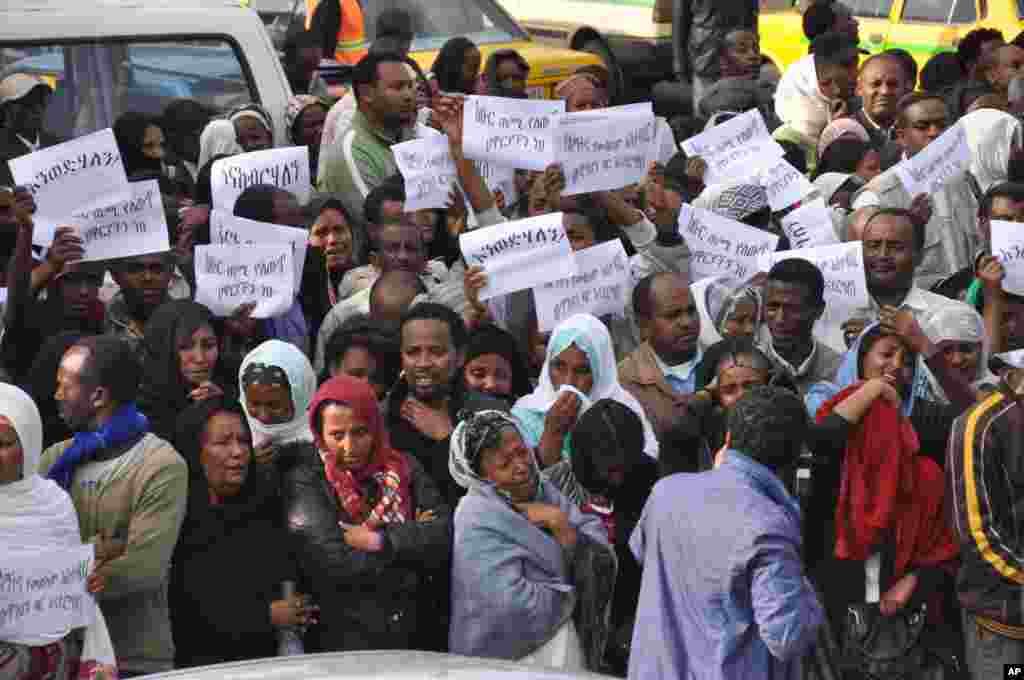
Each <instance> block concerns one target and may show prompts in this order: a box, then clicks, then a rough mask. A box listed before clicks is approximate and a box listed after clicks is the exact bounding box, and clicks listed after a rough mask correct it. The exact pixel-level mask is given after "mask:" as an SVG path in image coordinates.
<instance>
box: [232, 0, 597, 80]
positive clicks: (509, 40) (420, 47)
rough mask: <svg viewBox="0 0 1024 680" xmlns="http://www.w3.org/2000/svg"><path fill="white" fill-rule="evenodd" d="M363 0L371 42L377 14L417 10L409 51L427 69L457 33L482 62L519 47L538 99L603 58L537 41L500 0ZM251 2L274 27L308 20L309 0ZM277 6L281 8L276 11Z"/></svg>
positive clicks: (366, 25)
mask: <svg viewBox="0 0 1024 680" xmlns="http://www.w3.org/2000/svg"><path fill="white" fill-rule="evenodd" d="M362 4H363V13H364V23H365V31H366V39H367V41H368V42H372V41H373V38H374V29H375V27H376V23H377V17H378V16H379V15H380V13H381V12H383V11H384V10H387V9H393V8H399V9H403V10H405V11H406V12H408V13H409V14H410V15H411V17H412V20H413V26H414V28H415V31H416V35H415V37H414V38H413V43H412V50H411V52H410V54H409V56H411V57H412V58H413V59H415V60H416V63H418V64H419V65H420V68H422V69H423V72H424V73H426V72H428V71H430V68H431V67H432V66H433V65H434V59H435V58H436V57H437V54H438V52H439V51H440V50H441V47H442V46H443V45H444V44H445V43H446V42H448V40H449V39H451V38H453V37H455V36H465V37H466V38H469V39H470V40H472V41H473V42H474V43H475V44H476V45H477V46H478V47H479V48H480V54H481V57H482V63H486V62H487V57H488V56H489V55H490V54H491V53H493V52H495V51H497V50H502V49H513V50H516V51H518V52H519V53H520V54H521V55H523V58H525V59H526V61H527V62H528V63H529V64H530V77H529V79H528V81H527V92H528V93H529V95H530V96H531V97H534V98H553V97H554V89H555V86H557V85H558V83H560V82H562V81H563V80H565V79H566V78H568V77H569V76H570V75H572V73H573V72H574V71H575V70H576V69H578V68H579V67H581V66H585V65H588V64H601V63H602V61H601V59H600V57H598V56H596V55H594V54H590V53H587V52H581V51H577V50H571V49H566V48H563V47H558V46H553V45H547V44H543V43H540V42H537V41H535V40H533V39H532V38H531V37H530V35H529V34H528V33H527V32H526V31H524V30H523V29H522V28H521V27H520V26H519V24H518V23H516V21H515V19H513V18H512V17H511V15H509V14H508V12H506V11H505V9H504V8H503V7H502V6H501V5H499V4H498V3H497V2H495V0H373V1H372V2H363V3H362ZM249 6H250V7H251V8H252V9H255V10H256V11H257V12H259V14H260V15H261V16H262V17H263V19H264V23H266V24H267V25H268V28H271V27H272V26H275V25H281V24H282V22H281V21H280V14H281V12H282V11H283V12H285V13H287V14H288V15H290V16H289V17H288V21H287V22H284V23H286V25H287V28H288V29H289V30H290V28H291V27H293V26H297V25H304V24H305V14H306V2H305V0H251V2H250V3H249ZM275 7H277V8H279V9H278V10H277V11H274V9H275ZM275 15H277V16H275ZM481 68H482V67H481Z"/></svg>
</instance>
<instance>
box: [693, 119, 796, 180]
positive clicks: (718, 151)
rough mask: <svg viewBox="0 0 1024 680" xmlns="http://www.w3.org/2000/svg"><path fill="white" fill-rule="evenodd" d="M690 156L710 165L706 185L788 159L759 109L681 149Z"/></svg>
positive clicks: (747, 173) (707, 132) (707, 131)
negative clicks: (783, 157) (773, 161)
mask: <svg viewBox="0 0 1024 680" xmlns="http://www.w3.org/2000/svg"><path fill="white" fill-rule="evenodd" d="M680 147H681V148H682V149H683V151H685V152H686V155H687V156H700V157H701V158H703V159H704V162H705V163H707V166H708V169H707V172H706V173H705V174H704V184H706V185H709V186H710V185H712V184H719V183H721V182H723V181H725V180H726V179H729V178H730V177H735V176H746V175H749V174H750V169H751V168H752V167H758V166H763V165H767V164H769V163H770V162H771V161H772V160H773V159H776V158H782V156H784V155H785V152H784V151H783V149H782V147H781V146H779V143H778V142H776V141H775V140H774V139H772V137H771V135H770V134H768V127H767V126H766V125H765V124H764V118H762V117H761V112H760V111H758V110H757V109H751V110H750V111H747V112H746V113H741V114H740V115H738V116H736V117H734V118H732V119H730V120H728V121H726V122H724V123H722V124H721V125H716V126H715V127H713V128H711V129H710V130H705V131H704V132H702V133H700V134H699V135H695V136H693V137H690V138H689V139H687V140H685V141H683V143H682V144H681V145H680Z"/></svg>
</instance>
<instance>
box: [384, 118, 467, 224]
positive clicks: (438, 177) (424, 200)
mask: <svg viewBox="0 0 1024 680" xmlns="http://www.w3.org/2000/svg"><path fill="white" fill-rule="evenodd" d="M391 151H392V153H394V156H395V164H396V165H397V166H398V170H399V172H401V173H402V178H403V179H404V180H405V209H406V211H408V212H412V211H415V210H423V209H427V208H444V207H446V206H447V205H448V202H449V195H450V194H451V192H452V188H453V186H454V184H455V182H456V180H457V177H458V171H457V170H456V168H455V161H454V160H452V155H451V151H450V149H449V147H448V138H447V137H445V136H434V137H423V138H421V139H413V140H410V141H408V142H402V143H401V144H395V145H394V146H392V147H391Z"/></svg>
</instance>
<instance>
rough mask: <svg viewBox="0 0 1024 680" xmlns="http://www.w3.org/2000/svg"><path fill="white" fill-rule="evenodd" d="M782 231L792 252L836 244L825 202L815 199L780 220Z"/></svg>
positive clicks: (830, 216)
mask: <svg viewBox="0 0 1024 680" xmlns="http://www.w3.org/2000/svg"><path fill="white" fill-rule="evenodd" d="M782 231H783V232H785V234H786V236H787V237H788V238H789V245H790V247H791V248H792V249H793V250H799V249H801V248H811V247H814V246H827V245H831V244H833V243H838V242H839V239H837V238H836V232H835V229H834V228H833V226H832V215H831V213H830V212H829V209H828V208H826V207H825V201H824V200H823V199H821V198H816V199H814V200H813V201H808V202H807V203H805V204H804V205H801V206H800V207H799V208H797V209H796V210H792V211H790V212H789V213H787V214H786V215H785V216H784V217H783V218H782Z"/></svg>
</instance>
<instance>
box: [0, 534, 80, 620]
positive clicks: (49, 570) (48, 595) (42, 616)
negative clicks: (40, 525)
mask: <svg viewBox="0 0 1024 680" xmlns="http://www.w3.org/2000/svg"><path fill="white" fill-rule="evenodd" d="M93 553H94V548H93V545H92V544H91V543H90V544H87V545H81V546H77V547H74V548H56V549H53V550H45V551H42V552H32V553H27V552H26V553H20V552H18V551H13V550H5V551H4V559H3V564H0V640H11V639H18V638H29V637H45V636H47V635H52V633H53V631H56V630H64V629H67V628H84V627H86V626H91V625H92V623H93V620H94V619H95V618H96V601H95V600H94V599H93V598H92V595H90V594H89V593H88V592H87V590H86V580H87V579H88V578H89V574H90V572H91V571H92V564H93Z"/></svg>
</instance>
